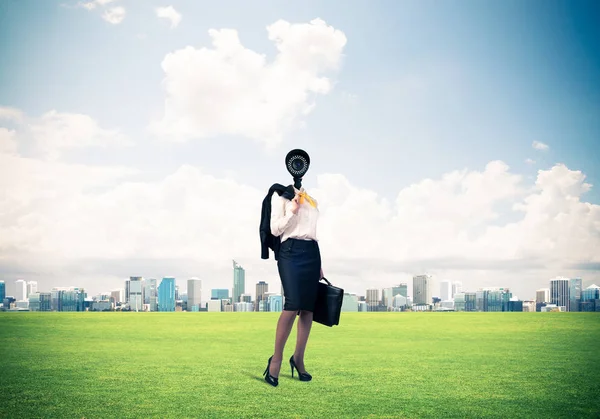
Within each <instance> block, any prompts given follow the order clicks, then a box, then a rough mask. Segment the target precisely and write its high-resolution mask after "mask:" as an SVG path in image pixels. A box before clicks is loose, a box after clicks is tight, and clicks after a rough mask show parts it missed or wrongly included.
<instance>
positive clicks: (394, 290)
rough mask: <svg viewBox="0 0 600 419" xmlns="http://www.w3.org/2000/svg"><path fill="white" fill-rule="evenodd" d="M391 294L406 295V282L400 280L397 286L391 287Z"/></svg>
mask: <svg viewBox="0 0 600 419" xmlns="http://www.w3.org/2000/svg"><path fill="white" fill-rule="evenodd" d="M392 294H394V297H395V296H396V295H398V294H400V295H401V296H403V297H408V285H407V284H406V282H401V283H400V285H398V286H397V287H392Z"/></svg>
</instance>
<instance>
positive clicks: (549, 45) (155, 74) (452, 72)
mask: <svg viewBox="0 0 600 419" xmlns="http://www.w3.org/2000/svg"><path fill="white" fill-rule="evenodd" d="M76 4H77V2H75V1H70V0H59V1H44V2H38V1H33V0H19V1H7V2H3V5H2V6H0V39H1V40H2V41H0V57H2V62H3V65H2V66H1V67H0V107H2V106H4V107H11V108H16V109H20V110H22V111H23V112H24V113H25V114H27V115H28V116H29V117H31V118H36V117H40V116H41V115H42V114H44V113H46V112H48V111H50V110H52V109H55V110H57V111H58V112H65V113H79V114H85V115H89V116H90V117H91V118H93V119H94V120H95V121H97V123H98V124H99V125H100V126H101V127H103V128H105V129H119V130H120V131H121V132H122V133H124V134H125V135H126V136H127V137H129V138H131V139H132V140H133V145H132V146H129V147H123V148H118V149H113V148H110V147H108V148H102V147H98V148H95V147H93V148H86V147H75V148H72V149H67V150H65V151H64V153H63V154H62V156H61V161H62V162H64V163H65V164H82V165H87V166H97V167H106V166H129V167H133V168H136V169H139V170H140V173H139V174H138V175H137V177H136V179H143V180H146V181H158V180H160V179H163V178H165V177H166V176H169V174H172V173H174V172H175V171H176V170H178V168H180V167H181V166H182V165H185V164H190V165H192V166H194V167H199V168H201V170H202V171H203V172H204V173H208V174H210V175H212V176H215V177H217V178H220V177H227V178H229V179H233V180H234V181H236V182H238V183H240V184H244V185H247V186H249V187H253V188H257V189H259V190H266V189H268V186H269V185H270V184H271V183H273V182H274V181H279V182H285V179H287V173H286V172H285V169H284V167H283V164H282V160H283V156H285V154H286V153H287V151H288V150H289V149H291V148H295V147H302V148H304V149H306V150H307V151H308V152H309V153H310V154H311V157H312V162H313V163H312V168H311V170H310V171H309V174H308V175H307V178H306V180H305V183H306V184H307V185H315V184H316V183H317V176H318V175H322V174H342V175H343V176H344V177H345V178H346V179H347V180H348V181H349V182H350V183H351V184H352V185H353V186H354V187H357V188H364V189H368V190H371V191H373V192H375V193H377V194H378V195H379V196H380V197H382V198H385V199H387V200H389V201H393V200H394V199H396V197H397V195H398V193H399V191H400V190H402V189H404V188H408V187H409V186H410V185H413V184H416V183H419V182H421V181H422V180H423V179H427V178H431V179H439V178H441V177H442V176H443V175H444V174H447V173H449V172H452V171H455V170H463V169H465V170H467V171H484V169H485V167H486V165H487V164H488V163H489V162H491V161H495V160H501V161H503V162H504V163H506V164H507V165H508V166H509V167H510V172H511V173H515V174H518V175H521V176H523V178H524V181H523V182H524V184H525V185H526V186H529V187H531V186H532V185H533V184H534V182H535V180H536V176H537V175H538V170H549V169H550V168H551V167H553V166H554V165H555V164H557V163H564V165H565V166H566V167H568V169H569V170H571V171H581V172H582V173H583V174H584V175H585V176H586V179H585V181H586V182H588V183H590V184H592V185H594V187H593V188H592V189H591V191H589V192H587V193H585V194H583V195H582V196H581V200H583V201H586V202H589V203H591V204H599V203H600V192H599V189H600V188H599V187H598V186H597V185H598V184H599V183H600V169H599V166H600V165H599V164H598V162H599V161H600V159H599V157H598V149H599V145H598V144H599V143H600V83H599V82H598V76H597V75H598V74H600V28H599V27H598V25H597V19H598V16H599V15H600V5H599V4H598V2H594V1H574V2H567V1H560V2H559V1H503V2H480V1H443V2H433V1H352V2H319V1H305V2H301V3H297V4H289V2H283V1H256V2H252V4H250V3H249V2H241V1H233V0H228V1H222V2H219V3H218V4H217V3H215V2H205V1H183V0H180V1H177V0H174V1H171V2H169V3H168V4H171V5H173V6H174V7H175V9H176V10H177V11H178V12H179V13H181V15H182V20H181V22H180V23H179V25H178V26H177V27H176V28H173V29H171V28H169V26H168V23H167V22H166V21H165V20H161V19H158V18H157V17H156V15H155V12H154V8H155V7H158V6H166V5H168V4H166V3H165V4H162V3H159V2H147V1H141V0H139V1H133V0H131V1H127V0H122V1H116V2H114V3H111V4H110V5H107V6H106V7H112V6H116V5H119V6H123V7H125V8H126V9H127V14H126V16H125V18H124V19H123V21H122V22H120V23H119V24H110V23H108V22H107V21H105V20H103V19H102V18H101V10H103V9H102V8H101V7H97V8H96V9H95V10H91V11H88V10H86V9H84V8H81V7H75V6H76ZM316 17H320V18H322V19H323V20H325V22H326V23H327V24H328V25H331V26H332V27H333V28H335V29H338V30H340V31H342V32H343V33H344V35H345V36H346V38H347V44H346V45H345V46H344V48H343V57H342V60H341V65H340V67H339V69H338V71H331V72H328V73H326V75H327V76H328V77H330V78H331V80H333V81H334V87H333V89H332V90H331V91H330V92H329V93H328V94H324V95H314V96H315V97H314V100H315V108H314V109H313V111H312V112H311V113H310V114H309V115H308V116H306V117H304V118H303V121H304V123H305V126H304V128H302V129H293V130H290V131H289V132H286V134H285V136H284V139H283V140H282V141H281V142H279V143H277V144H275V146H274V147H273V148H272V149H270V150H269V149H267V148H265V147H263V145H262V144H260V142H257V141H252V140H248V138H245V137H244V136H243V135H230V134H227V133H222V134H218V135H216V136H213V137H211V138H209V139H192V140H190V141H187V142H182V143H172V142H168V141H163V140H161V139H160V138H158V139H157V138H156V137H155V136H153V135H151V134H150V133H149V132H148V129H147V127H148V124H149V122H150V121H151V120H153V119H157V118H160V117H161V116H162V113H163V110H164V103H165V93H164V90H163V88H162V85H161V82H162V80H163V78H164V72H163V69H162V68H161V62H162V61H163V59H164V58H165V56H166V54H168V53H170V52H174V51H176V50H180V49H182V48H185V47H186V46H192V47H194V48H201V47H210V37H209V34H208V30H209V29H211V28H215V29H220V28H232V29H236V30H237V31H238V34H239V37H240V41H241V43H242V44H243V45H244V47H246V48H248V49H250V50H254V51H256V52H258V53H261V54H266V57H267V60H272V59H273V57H274V56H275V54H276V53H277V51H276V49H275V47H274V45H273V43H272V42H271V41H270V40H269V39H268V38H267V30H266V26H267V25H270V24H272V23H273V22H275V21H277V20H278V19H284V20H286V21H289V22H291V23H305V22H309V21H311V20H312V19H314V18H316ZM7 126H8V127H9V128H10V126H9V125H7ZM534 141H538V142H541V143H543V144H546V145H547V146H548V148H547V149H546V150H536V149H534V148H533V147H532V143H533V142H534ZM28 144H29V143H28V140H27V139H23V140H22V141H21V144H20V147H21V148H20V150H19V151H20V153H21V155H22V156H28V155H27V150H28V148H27V147H28ZM526 159H532V160H535V163H526V161H525V160H526ZM499 205H505V206H506V208H508V207H509V206H510V205H511V203H508V204H506V203H504V204H502V203H501V204H499ZM501 219H503V220H513V219H515V215H514V214H513V213H511V212H510V211H507V212H506V213H504V214H502V215H501ZM595 244H597V241H596V242H595ZM132 275H133V274H132ZM190 276H194V275H190Z"/></svg>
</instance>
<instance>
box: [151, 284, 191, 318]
mask: <svg viewBox="0 0 600 419" xmlns="http://www.w3.org/2000/svg"><path fill="white" fill-rule="evenodd" d="M158 311H175V278H174V277H172V276H166V277H164V278H163V279H162V281H160V284H159V285H158ZM190 311H191V310H190Z"/></svg>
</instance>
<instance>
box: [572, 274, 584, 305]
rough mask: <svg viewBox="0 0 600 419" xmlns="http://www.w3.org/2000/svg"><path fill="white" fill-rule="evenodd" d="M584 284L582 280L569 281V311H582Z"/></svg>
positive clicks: (573, 279)
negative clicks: (580, 305)
mask: <svg viewBox="0 0 600 419" xmlns="http://www.w3.org/2000/svg"><path fill="white" fill-rule="evenodd" d="M582 288H583V283H582V280H581V278H571V279H569V311H580V310H579V308H580V307H579V304H581V289H582Z"/></svg>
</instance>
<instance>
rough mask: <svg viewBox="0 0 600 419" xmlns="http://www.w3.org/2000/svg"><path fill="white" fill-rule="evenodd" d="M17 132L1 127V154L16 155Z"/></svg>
mask: <svg viewBox="0 0 600 419" xmlns="http://www.w3.org/2000/svg"><path fill="white" fill-rule="evenodd" d="M15 134H16V132H15V131H14V130H8V129H6V128H2V127H0V154H2V153H5V154H16V153H17V140H16V135H15Z"/></svg>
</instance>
